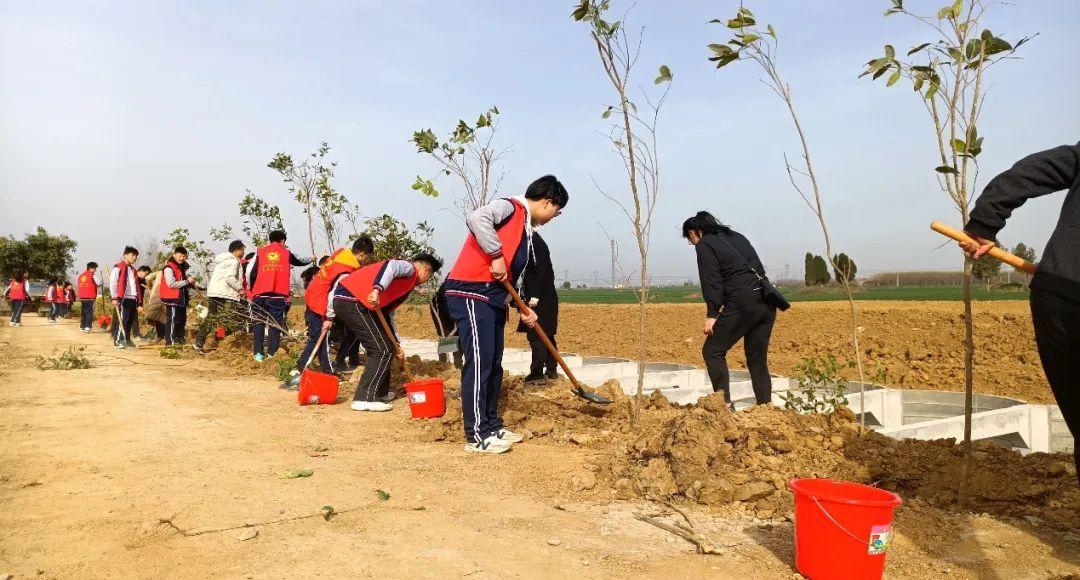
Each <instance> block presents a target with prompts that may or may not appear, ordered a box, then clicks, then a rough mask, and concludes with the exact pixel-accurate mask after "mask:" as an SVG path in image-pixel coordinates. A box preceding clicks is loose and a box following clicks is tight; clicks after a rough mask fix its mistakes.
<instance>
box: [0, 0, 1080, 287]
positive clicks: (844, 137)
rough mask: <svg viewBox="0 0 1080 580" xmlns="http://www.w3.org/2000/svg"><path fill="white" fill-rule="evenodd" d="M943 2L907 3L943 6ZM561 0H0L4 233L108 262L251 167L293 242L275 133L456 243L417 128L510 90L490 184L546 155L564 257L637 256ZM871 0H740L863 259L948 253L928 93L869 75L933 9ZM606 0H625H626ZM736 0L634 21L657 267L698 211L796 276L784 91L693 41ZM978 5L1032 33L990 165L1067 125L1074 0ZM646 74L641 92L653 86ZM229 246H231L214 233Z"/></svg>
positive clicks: (917, 31)
mask: <svg viewBox="0 0 1080 580" xmlns="http://www.w3.org/2000/svg"><path fill="white" fill-rule="evenodd" d="M938 3H940V2H937V3H935V2H925V1H921V0H908V2H907V3H906V5H907V6H908V7H909V8H911V9H914V10H917V11H920V12H924V13H931V12H934V11H936V9H937V7H938V6H937V4H938ZM571 4H573V2H571V1H569V0H567V1H562V2H554V1H547V0H545V1H529V2H525V1H517V2H514V1H509V0H502V1H498V0H467V1H466V0H462V1H454V2H448V1H434V0H430V1H419V0H395V1H376V0H353V1H340V2H336V1H308V2H300V1H294V2H284V1H264V0H250V1H247V2H239V1H237V2H225V1H201V0H198V1H189V2H168V1H143V0H138V1H106V2H78V1H72V2H56V1H52V0H35V1H32V2H31V1H14V0H0V234H5V235H6V234H15V235H17V236H21V235H22V234H23V233H26V232H29V231H32V230H33V229H34V228H35V227H36V226H39V225H40V226H43V227H45V228H46V229H47V230H49V231H50V232H63V233H67V234H68V235H69V236H71V237H72V238H74V239H76V240H77V241H78V242H79V248H78V252H77V258H76V260H77V263H82V262H86V261H89V260H95V261H98V262H113V261H115V260H117V259H118V258H119V254H120V251H121V250H122V248H123V246H124V245H126V244H129V243H132V242H135V241H136V240H147V239H152V238H156V239H162V238H164V237H166V235H167V234H168V232H169V231H171V230H173V229H174V228H176V227H178V226H184V227H188V228H190V229H191V231H192V232H193V234H194V235H195V237H201V238H204V239H209V236H208V230H209V228H210V227H213V226H217V225H220V224H222V223H230V224H232V225H233V226H234V227H236V226H239V223H240V219H239V214H238V211H237V203H238V202H239V200H240V198H241V197H242V196H243V195H244V192H245V190H247V189H250V190H252V191H253V192H255V193H257V194H259V195H261V196H263V197H264V198H266V199H268V200H269V201H271V202H274V203H278V204H279V205H280V206H281V207H282V209H283V211H284V212H285V222H286V226H287V229H288V231H289V234H290V243H291V245H292V246H293V247H294V248H296V249H297V250H298V251H299V253H302V254H306V253H309V252H308V248H307V246H308V244H307V241H306V238H307V232H306V222H305V220H304V218H303V216H302V215H301V213H300V210H299V206H298V205H297V204H296V203H295V202H294V201H292V200H291V199H290V197H289V195H288V193H287V191H286V187H285V185H284V184H283V183H282V182H281V180H280V178H279V177H278V176H277V175H276V174H275V173H274V172H273V171H272V170H270V169H268V168H267V167H266V163H267V162H268V161H269V160H270V159H271V158H272V157H273V156H274V154H275V153H277V152H279V151H285V152H290V153H292V154H294V156H303V155H305V154H307V153H308V152H310V151H312V150H314V149H315V148H316V147H317V146H318V144H319V143H320V142H322V141H326V142H328V143H329V144H330V146H331V147H332V150H331V153H330V158H332V159H333V160H335V161H337V162H338V167H337V172H336V177H335V181H334V184H335V187H336V188H337V189H338V190H339V191H341V192H343V193H345V194H346V195H348V196H349V197H350V199H351V200H352V201H353V202H355V203H357V204H358V205H359V206H360V208H361V210H362V211H363V212H364V213H365V214H366V215H371V216H374V215H379V214H383V213H391V214H393V215H395V216H397V217H398V218H399V219H402V220H404V221H405V222H407V223H410V224H413V223H416V222H418V221H428V222H429V223H431V224H432V225H434V226H435V230H436V234H435V246H436V248H437V249H438V251H439V253H440V254H441V255H443V256H444V257H445V258H447V260H448V261H450V260H452V259H453V258H454V257H455V256H456V253H457V250H458V249H459V247H460V244H461V240H462V237H463V235H464V229H463V228H464V226H463V225H462V223H461V222H460V221H459V220H458V219H457V218H455V217H454V215H453V214H452V213H451V212H449V211H446V210H447V208H449V207H451V205H452V201H451V197H452V196H453V192H454V187H453V183H452V181H450V180H449V179H445V178H444V179H443V180H440V182H439V185H440V188H441V190H442V191H443V196H442V197H440V198H437V199H430V198H425V197H422V196H421V195H420V194H418V193H417V192H415V191H413V190H412V189H410V185H411V184H412V182H413V180H414V179H415V178H416V176H417V175H418V174H419V175H423V176H425V177H431V176H434V175H435V173H436V166H435V164H434V163H433V162H432V161H431V160H430V159H427V158H425V157H423V156H421V155H419V154H417V152H416V149H415V147H414V146H413V145H412V144H411V143H410V142H409V139H410V137H411V135H412V132H413V131H415V130H417V129H420V128H432V129H433V130H435V132H436V133H439V134H445V133H446V132H447V131H448V130H449V129H451V128H452V127H453V126H454V125H455V124H456V123H457V120H458V119H459V118H466V119H475V117H476V116H477V115H478V114H479V113H481V112H483V111H485V110H486V109H487V108H488V107H490V106H492V105H497V106H498V108H499V110H500V111H501V113H502V115H501V128H500V131H499V133H498V137H497V144H498V145H500V146H503V147H506V148H508V149H509V151H508V152H507V154H506V156H505V157H504V169H505V170H506V171H507V172H508V173H507V176H506V179H505V180H504V181H503V184H502V189H501V190H500V192H499V194H500V195H517V194H521V193H523V192H524V189H525V187H526V186H527V185H528V183H529V182H530V181H532V180H533V179H535V178H536V177H539V176H540V175H543V174H545V173H553V174H555V175H557V176H558V177H559V178H560V180H561V181H562V182H563V183H564V184H565V185H566V187H567V188H568V190H569V191H570V196H571V198H570V203H569V205H568V207H567V208H566V211H565V212H564V214H563V215H562V216H561V217H559V218H558V219H557V220H555V221H554V222H552V223H551V224H549V225H548V226H546V227H545V228H544V229H543V234H544V237H545V239H546V240H548V243H549V245H550V246H551V249H552V254H553V258H554V260H555V269H556V271H557V273H558V274H557V275H558V277H559V278H562V277H563V276H564V272H568V273H569V276H570V278H571V279H572V280H573V281H574V282H575V283H588V284H593V283H595V281H596V280H597V279H599V281H600V282H602V283H606V282H607V281H608V279H609V272H610V268H611V267H610V263H611V258H610V252H609V248H608V242H607V238H606V237H605V235H604V233H603V231H601V229H600V227H599V225H598V224H601V225H603V227H604V228H605V229H607V230H608V231H609V232H611V233H612V234H613V235H614V236H615V237H616V238H617V239H618V241H619V243H620V248H621V249H620V254H621V255H620V262H621V265H622V268H623V270H624V271H625V272H633V271H635V270H637V268H638V266H637V260H638V258H637V252H636V247H635V245H634V242H633V237H632V233H631V228H630V224H629V223H628V222H627V220H626V217H625V216H624V215H623V214H622V213H621V212H620V211H619V210H618V209H617V208H616V207H615V206H614V205H613V204H612V202H610V201H609V200H607V199H606V198H604V197H603V196H602V195H600V193H599V192H598V191H597V188H596V186H595V185H594V182H595V183H597V184H599V185H600V186H601V187H603V188H604V190H605V191H607V192H609V193H611V194H613V195H615V196H617V197H620V198H623V199H627V198H628V196H629V192H628V187H627V184H626V176H625V173H624V172H623V169H622V164H621V161H620V160H619V158H618V157H617V156H616V155H615V154H614V153H613V152H612V151H611V150H610V149H609V147H608V144H607V142H606V137H605V136H604V133H605V132H606V130H607V121H605V120H603V119H602V118H601V113H602V112H603V110H604V109H605V108H606V106H607V105H608V104H609V103H611V102H613V101H614V100H615V99H614V95H613V91H612V88H611V86H610V84H609V82H608V81H607V79H606V77H605V76H604V73H603V70H602V68H601V65H600V62H599V60H598V57H597V55H596V52H595V49H594V47H593V45H592V44H591V40H590V39H589V37H588V35H587V30H586V28H585V27H584V26H583V25H582V24H580V23H576V22H573V21H571V19H570V17H569V14H570V10H571V7H572V6H571ZM889 4H890V3H889V2H886V1H884V0H882V1H877V0H859V1H858V2H856V1H853V0H842V1H841V0H833V1H824V0H822V1H818V2H805V1H803V0H771V1H769V2H747V5H748V6H749V7H750V8H752V9H753V10H754V11H755V13H756V15H757V17H758V19H759V21H760V22H762V23H766V22H767V23H772V24H773V25H774V26H775V28H776V30H777V32H778V34H779V36H780V42H781V45H780V54H779V65H780V68H781V72H782V74H784V75H785V77H786V79H787V81H788V83H789V84H790V86H791V88H792V91H793V93H794V99H795V103H796V107H797V108H798V111H799V114H800V116H801V120H802V123H803V125H804V129H805V130H806V133H807V136H808V141H809V144H810V148H811V154H812V156H813V160H814V162H815V169H816V171H817V174H818V177H819V179H820V181H821V185H822V194H823V198H824V202H825V211H826V218H827V219H828V221H829V223H830V225H831V228H832V234H833V238H834V244H835V247H836V248H837V249H838V250H839V251H844V252H846V253H848V254H849V255H851V256H852V257H853V258H854V259H855V260H856V262H857V263H858V264H859V271H860V274H871V273H873V272H876V271H889V270H896V269H905V270H910V269H945V268H951V267H955V266H956V265H957V264H958V259H959V258H958V254H957V251H956V250H955V248H954V246H946V247H942V239H941V238H940V237H938V236H937V234H934V233H932V232H931V231H930V230H929V228H928V224H929V222H930V221H931V220H934V219H943V220H946V221H949V222H952V223H954V224H957V225H959V224H958V222H959V215H958V213H957V211H956V209H955V208H954V207H953V206H952V202H951V201H950V200H949V199H948V198H947V197H946V195H945V194H944V193H943V192H942V191H941V190H940V188H939V187H938V184H937V181H936V179H935V174H934V173H933V167H934V166H936V165H938V163H936V162H935V157H936V155H937V153H936V146H935V143H934V137H933V131H932V128H931V125H930V122H929V120H928V117H927V114H926V112H925V109H924V108H923V105H922V103H921V101H920V100H919V99H918V98H917V97H916V95H915V94H914V93H913V92H912V91H911V90H910V88H904V87H903V86H902V84H903V83H900V84H898V85H896V86H894V87H892V88H889V89H886V88H885V86H884V83H882V82H880V81H878V82H874V83H872V82H870V81H869V80H868V79H866V78H864V79H858V78H857V77H858V75H859V73H860V72H861V68H862V65H863V64H864V63H865V62H866V61H867V60H869V59H870V58H874V57H876V56H878V55H880V54H881V52H882V45H884V44H886V43H890V44H893V45H895V46H897V47H898V49H900V50H906V48H907V47H911V46H914V45H917V44H919V43H921V42H924V41H926V40H929V39H930V29H928V28H926V27H925V26H924V25H921V24H919V23H918V22H915V21H913V20H911V19H909V18H906V17H903V16H893V17H890V18H888V19H886V18H884V17H883V15H882V13H883V11H884V9H885V8H887V7H888V5H889ZM613 6H614V11H615V12H616V13H617V14H621V13H622V12H623V11H624V10H625V9H626V8H628V7H629V6H630V3H629V2H623V1H620V0H614V1H613ZM737 6H738V2H737V1H735V0H730V1H729V0H709V1H680V2H663V1H659V0H640V1H639V2H638V3H637V4H636V5H635V6H634V8H633V9H632V10H631V11H630V13H629V16H628V18H627V22H628V25H629V27H630V28H631V29H632V30H634V31H637V30H638V29H640V28H641V27H644V41H643V45H642V53H641V57H640V61H639V64H638V67H637V69H635V72H634V77H633V78H632V79H631V84H632V86H634V87H635V94H637V95H641V94H642V91H653V86H652V79H653V78H654V77H655V76H656V70H657V68H658V67H659V66H660V65H661V64H666V65H668V66H669V67H670V68H671V70H672V72H673V73H674V79H673V81H672V84H671V92H670V94H669V97H668V100H667V102H666V105H665V107H664V110H663V113H662V116H661V118H660V123H659V131H658V149H659V153H660V160H661V182H662V186H661V190H660V198H659V203H658V206H657V209H656V213H655V217H654V222H655V223H654V231H653V236H652V244H651V251H650V255H651V257H650V268H649V270H650V272H652V274H653V275H654V277H655V278H654V282H656V283H665V282H666V283H670V282H675V281H679V280H696V278H697V274H696V267H695V261H694V255H693V252H692V251H691V249H690V248H689V247H688V246H687V245H686V242H685V241H684V240H682V239H681V237H680V229H679V228H680V225H681V223H682V221H683V220H684V219H685V218H687V217H689V216H690V215H692V214H694V213H695V212H696V211H698V210H701V209H707V210H709V211H711V212H713V213H714V214H715V215H717V216H718V217H720V219H721V220H722V221H724V222H725V223H728V224H729V225H731V226H732V227H734V228H735V229H737V230H739V231H741V232H742V233H744V234H745V235H747V237H748V238H749V239H750V240H751V241H752V242H753V243H754V245H755V246H756V248H757V250H758V253H759V254H760V256H761V258H762V260H763V262H764V263H765V265H766V267H767V269H768V270H769V274H770V275H771V276H772V277H773V278H777V277H784V275H785V274H787V275H793V276H799V275H801V270H802V262H803V255H804V254H805V252H807V251H814V252H816V253H822V249H823V246H824V244H823V241H822V236H821V232H820V228H819V226H818V224H817V222H816V220H815V218H814V216H813V215H812V214H811V213H810V212H809V211H808V209H807V208H806V206H805V205H804V204H803V202H802V201H801V200H800V199H799V197H798V196H797V194H796V193H795V192H794V190H793V189H792V187H791V185H790V183H789V182H788V178H787V175H786V173H785V171H784V160H783V156H784V154H785V153H787V154H788V155H789V156H797V155H798V151H799V145H798V141H797V139H796V136H795V133H794V131H793V128H792V125H791V121H790V118H789V117H788V116H787V113H786V110H785V109H784V106H783V103H782V101H780V100H779V99H778V98H777V97H776V95H774V94H773V93H772V92H771V91H770V90H769V89H768V88H767V87H766V86H765V85H764V84H762V83H761V82H759V79H760V77H761V76H762V75H761V73H760V71H759V70H757V69H756V68H755V67H754V66H753V64H752V63H748V62H739V63H734V64H732V65H730V66H729V67H727V68H725V69H723V70H720V71H717V70H715V69H714V68H713V66H712V64H711V63H709V62H708V61H707V58H708V56H709V54H708V50H707V48H706V45H707V44H709V43H711V42H723V41H726V40H727V39H728V38H729V36H728V35H726V29H725V28H723V27H722V26H718V25H715V24H708V21H709V20H710V19H712V18H724V19H726V18H729V17H730V16H731V15H732V14H733V13H734V11H735V9H736V8H737ZM983 24H984V26H986V27H988V28H990V29H991V30H993V31H994V32H995V33H996V34H998V35H1001V36H1003V37H1005V38H1007V39H1009V40H1013V41H1015V40H1016V39H1018V38H1020V37H1023V36H1029V35H1033V34H1036V33H1038V36H1037V37H1036V38H1035V39H1034V40H1032V41H1031V42H1030V43H1028V44H1026V45H1025V46H1023V47H1022V49H1021V52H1020V53H1019V54H1018V56H1020V57H1022V58H1021V59H1018V60H1013V61H1008V62H1004V63H1002V64H1000V65H998V66H996V67H995V68H993V69H991V70H990V71H989V72H988V74H987V86H988V95H987V101H986V105H985V108H984V113H983V117H982V120H981V123H980V125H979V133H980V134H981V135H982V136H983V137H984V138H985V143H984V152H983V154H982V155H981V156H980V167H981V170H980V176H981V177H980V182H979V183H980V185H979V187H980V188H981V186H982V185H985V183H986V182H987V181H988V179H989V178H990V177H991V176H992V175H994V174H996V173H998V172H1000V171H1002V170H1004V169H1006V168H1008V167H1009V166H1010V165H1011V164H1012V163H1014V162H1015V161H1016V160H1018V159H1020V158H1021V157H1023V156H1025V155H1028V154H1030V153H1033V152H1036V151H1040V150H1043V149H1047V148H1050V147H1053V146H1056V145H1061V144H1066V143H1075V142H1077V141H1080V107H1078V104H1080V64H1078V61H1077V59H1076V55H1075V52H1076V51H1075V48H1076V30H1077V29H1078V27H1080V2H1074V1H1071V0H1017V1H1015V2H1010V3H1008V4H998V5H995V6H994V7H992V8H991V10H990V11H989V12H988V14H987V16H986V17H985V18H984V22H983ZM651 94H655V93H651ZM1062 199H1063V194H1057V195H1055V196H1047V197H1044V198H1040V199H1036V200H1032V201H1031V202H1029V203H1028V204H1027V205H1026V206H1024V208H1022V209H1021V210H1020V211H1018V212H1017V214H1016V215H1015V216H1014V217H1013V219H1012V220H1011V221H1010V223H1009V225H1008V226H1007V228H1006V229H1005V230H1004V231H1003V233H1002V236H1001V238H1002V239H1003V240H1004V241H1005V242H1007V243H1009V244H1014V243H1016V242H1018V241H1023V242H1025V243H1027V244H1029V245H1033V246H1035V247H1036V249H1037V251H1038V252H1041V250H1042V247H1043V246H1044V245H1045V243H1046V241H1047V239H1048V238H1049V235H1050V233H1051V231H1052V230H1053V226H1054V224H1055V222H1056V221H1057V215H1058V212H1059V210H1060V206H1061V201H1062ZM214 249H215V250H218V251H224V247H221V248H218V247H216V245H215V247H214Z"/></svg>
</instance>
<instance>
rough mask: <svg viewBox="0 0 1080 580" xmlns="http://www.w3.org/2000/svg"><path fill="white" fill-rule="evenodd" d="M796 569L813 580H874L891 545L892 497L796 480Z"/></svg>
mask: <svg viewBox="0 0 1080 580" xmlns="http://www.w3.org/2000/svg"><path fill="white" fill-rule="evenodd" d="M788 487H789V488H791V490H792V491H793V492H795V567H796V568H797V569H798V570H799V573H800V574H802V575H803V576H806V577H808V578H811V579H813V580H829V579H831V578H845V579H852V580H856V579H857V580H878V579H880V578H881V574H882V571H883V570H884V569H885V552H886V551H887V550H888V548H889V544H890V543H891V542H892V520H893V510H895V509H896V507H897V506H899V505H900V503H901V501H902V500H901V499H900V496H898V495H896V494H895V493H892V492H889V491H885V490H883V489H878V488H876V487H870V486H868V485H861V484H858V483H851V482H847V481H834V480H831V479H796V480H793V481H790V482H788Z"/></svg>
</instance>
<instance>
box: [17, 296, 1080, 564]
mask: <svg viewBox="0 0 1080 580" xmlns="http://www.w3.org/2000/svg"><path fill="white" fill-rule="evenodd" d="M15 341H17V342H15ZM82 344H86V345H88V349H87V353H88V354H89V355H90V356H91V358H92V359H93V360H94V361H95V364H96V368H92V369H88V370H79V371H48V372H43V371H38V370H36V369H35V368H33V366H32V363H33V357H34V355H39V354H49V353H50V352H51V351H53V350H54V349H57V348H65V347H67V346H70V345H82ZM114 356H121V357H124V358H127V359H130V361H126V360H120V359H116V358H111V357H114ZM0 357H2V360H4V361H5V365H4V366H3V367H2V368H3V370H2V371H0V437H2V441H3V446H2V451H0V529H2V530H3V531H4V532H3V534H2V536H0V574H3V573H11V574H14V575H15V577H16V578H54V577H55V578H87V577H125V578H126V577H143V578H161V577H181V578H196V577H197V578H206V577H215V578H218V577H224V578H279V577H283V576H290V577H314V576H321V577H335V578H336V577H341V578H345V577H349V578H353V577H380V578H451V577H461V578H496V577H522V578H534V577H566V576H567V575H572V576H573V577H575V578H610V577H665V578H700V577H706V576H708V577H721V578H723V577H732V578H735V577H741V578H790V577H791V575H792V572H793V571H792V568H791V563H792V549H791V542H792V537H791V536H792V531H791V525H790V523H788V522H786V521H779V522H762V521H754V520H734V519H726V520H721V519H716V518H712V517H710V516H709V515H708V514H704V513H701V512H700V511H697V510H694V511H692V512H691V514H692V516H693V517H695V519H696V520H698V521H699V522H700V525H701V527H702V529H703V530H705V531H706V532H707V534H708V535H709V536H710V537H712V538H714V539H716V540H717V541H719V542H723V543H734V544H739V545H737V546H734V547H732V548H730V549H729V550H728V552H727V553H725V554H724V555H722V556H710V557H704V556H699V555H697V554H695V553H694V552H693V550H692V547H691V546H690V545H689V544H687V543H685V542H683V541H682V540H675V539H674V538H671V537H670V536H669V535H667V534H666V533H665V532H662V531H660V530H658V529H656V528H653V527H652V526H649V525H647V524H644V523H642V522H639V521H637V520H635V519H634V517H633V513H634V512H635V511H636V510H640V509H654V508H652V507H649V506H646V505H644V504H642V503H640V502H637V503H635V502H614V501H588V502H585V501H575V499H574V496H573V493H572V492H570V491H569V489H570V486H569V479H570V475H571V474H573V473H575V472H577V471H579V469H580V466H581V465H582V464H583V463H585V462H587V461H589V460H590V452H588V451H585V450H581V449H579V448H576V447H574V446H571V445H558V444H529V443H525V444H522V445H519V446H518V447H517V448H515V450H514V451H513V452H512V453H510V454H508V455H505V456H501V457H487V456H484V457H477V456H472V455H466V454H465V453H464V452H463V451H462V450H461V447H460V443H419V442H417V441H418V439H417V438H416V432H417V431H418V430H417V428H416V426H415V425H414V424H413V423H412V422H411V421H410V420H409V419H407V418H406V411H405V409H403V408H400V407H399V408H398V409H396V410H395V411H394V412H392V413H387V414H382V415H371V414H365V415H360V414H358V413H355V412H352V411H350V410H349V409H348V407H347V406H344V405H336V406H323V407H298V406H297V405H296V404H295V399H293V396H292V395H291V394H290V393H285V392H282V391H279V390H277V389H276V388H275V385H274V384H272V382H270V381H268V380H266V379H248V378H223V377H222V373H221V369H220V368H218V367H216V366H215V365H216V363H212V362H209V361H201V360H200V361H186V360H184V361H171V360H166V359H162V358H160V357H158V356H157V354H156V351H154V350H139V351H114V350H113V349H111V348H108V344H107V340H106V339H105V338H104V337H103V336H102V335H101V334H97V333H95V334H93V335H90V336H87V335H83V334H80V333H79V332H78V331H77V329H76V327H75V325H74V324H72V323H71V322H64V323H61V324H59V325H49V324H47V323H46V322H45V321H44V320H43V319H40V318H37V317H27V318H24V327H22V328H20V329H11V328H8V327H3V328H0ZM131 361H134V362H135V363H137V364H132V362H131ZM297 468H311V469H313V470H314V475H313V476H312V477H310V478H301V479H292V480H289V479H282V478H281V476H282V475H283V474H284V473H286V472H287V471H289V470H292V469H297ZM377 490H385V491H386V492H388V493H389V495H390V497H389V499H388V500H385V501H381V500H380V498H379V494H378V492H377ZM325 505H330V506H333V507H334V509H335V510H336V511H338V512H342V513H340V515H338V516H336V517H334V518H333V519H332V520H330V521H324V520H323V519H322V517H314V518H308V519H302V520H296V521H290V522H283V523H277V524H260V525H255V526H254V528H253V529H254V530H256V531H257V532H258V535H257V537H255V538H253V539H248V540H241V539H240V537H242V536H241V535H240V534H242V533H250V531H251V529H250V528H249V529H240V530H231V531H224V532H214V533H205V534H202V535H196V536H190V537H185V536H183V535H180V534H178V533H177V532H176V531H175V529H173V528H172V527H170V526H169V525H168V524H162V523H160V520H166V519H167V520H171V521H172V523H173V524H175V526H177V527H179V528H182V529H185V530H188V531H189V533H190V532H197V531H199V530H211V529H216V528H225V527H233V526H241V525H243V524H245V523H255V524H259V523H261V522H267V521H270V520H275V519H285V518H293V517H299V516H305V515H312V514H318V513H319V510H320V509H321V508H322V507H323V506H325ZM897 529H898V538H897V541H896V544H895V546H894V548H893V550H892V551H890V555H889V562H890V564H889V575H890V576H891V577H896V578H901V577H904V578H906V577H925V576H927V575H940V574H950V575H952V576H956V577H961V578H962V577H983V578H1025V577H1030V578H1045V577H1048V576H1062V575H1065V574H1067V573H1070V572H1073V573H1078V572H1080V568H1078V567H1077V564H1078V562H1077V554H1080V544H1077V543H1076V541H1077V538H1076V536H1075V534H1069V533H1065V534H1063V533H1061V532H1060V531H1058V532H1053V533H1051V532H1050V531H1049V530H1044V529H1043V528H1040V527H1038V526H1032V525H1030V524H1028V523H1024V522H1015V521H1001V520H996V519H991V518H989V517H979V516H966V515H950V514H944V513H942V512H940V511H938V510H932V509H929V508H920V507H917V506H912V507H905V508H903V509H902V510H901V511H900V513H899V514H898V526H897ZM552 544H556V545H552Z"/></svg>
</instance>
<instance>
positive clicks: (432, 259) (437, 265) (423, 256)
mask: <svg viewBox="0 0 1080 580" xmlns="http://www.w3.org/2000/svg"><path fill="white" fill-rule="evenodd" d="M413 261H414V262H426V263H427V264H428V265H430V266H431V273H433V274H434V273H435V272H438V271H439V270H442V263H443V262H442V260H440V259H439V257H438V256H436V255H435V254H431V253H428V252H420V253H419V254H417V255H416V256H415V257H413Z"/></svg>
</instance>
